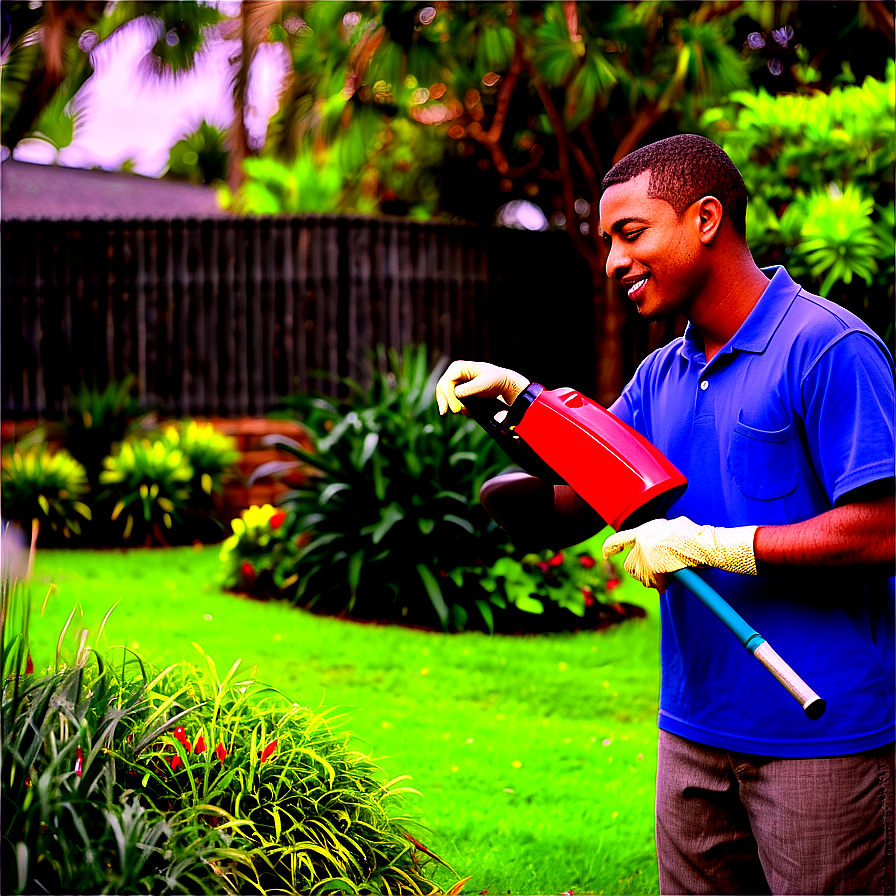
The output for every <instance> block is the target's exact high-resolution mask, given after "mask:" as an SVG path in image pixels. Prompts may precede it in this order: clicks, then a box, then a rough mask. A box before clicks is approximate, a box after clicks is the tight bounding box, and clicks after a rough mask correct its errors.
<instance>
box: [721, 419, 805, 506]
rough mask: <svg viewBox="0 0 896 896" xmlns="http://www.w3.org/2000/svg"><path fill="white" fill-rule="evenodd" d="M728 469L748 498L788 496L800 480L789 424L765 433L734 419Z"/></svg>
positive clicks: (770, 498)
mask: <svg viewBox="0 0 896 896" xmlns="http://www.w3.org/2000/svg"><path fill="white" fill-rule="evenodd" d="M728 470H729V472H730V473H731V475H732V476H733V477H734V481H735V483H736V484H737V487H738V488H739V489H740V490H741V491H742V492H743V493H744V494H745V495H746V496H747V497H748V498H755V499H756V500H759V501H772V500H774V499H775V498H783V497H784V495H789V494H790V493H791V492H792V491H793V490H794V489H795V488H796V487H797V484H798V483H799V481H800V467H799V461H798V459H797V451H796V444H795V443H794V440H793V427H792V426H791V425H790V424H788V425H787V426H785V427H784V429H779V430H776V431H772V432H769V431H767V430H764V429H756V428H755V427H753V426H748V425H747V424H746V423H743V422H742V421H740V420H738V422H737V423H735V425H734V432H733V434H732V438H731V445H730V447H729V449H728Z"/></svg>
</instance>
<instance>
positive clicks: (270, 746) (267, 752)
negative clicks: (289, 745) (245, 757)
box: [258, 740, 277, 762]
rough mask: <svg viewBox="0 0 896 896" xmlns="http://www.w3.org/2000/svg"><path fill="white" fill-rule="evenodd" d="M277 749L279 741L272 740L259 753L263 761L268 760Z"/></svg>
mask: <svg viewBox="0 0 896 896" xmlns="http://www.w3.org/2000/svg"><path fill="white" fill-rule="evenodd" d="M276 749H277V741H275V740H272V741H271V742H270V743H269V744H268V745H267V746H266V747H265V748H264V749H263V750H262V751H261V752H260V753H259V754H258V755H259V756H260V757H261V761H262V762H266V761H267V760H268V758H269V757H270V756H271V754H272V753H273V752H274V750H276Z"/></svg>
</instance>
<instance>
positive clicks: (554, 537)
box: [479, 472, 605, 551]
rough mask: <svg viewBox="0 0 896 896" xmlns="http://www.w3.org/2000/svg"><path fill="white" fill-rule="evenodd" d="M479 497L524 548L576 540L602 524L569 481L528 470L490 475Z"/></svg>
mask: <svg viewBox="0 0 896 896" xmlns="http://www.w3.org/2000/svg"><path fill="white" fill-rule="evenodd" d="M479 498H480V500H481V501H482V506H483V507H484V508H485V509H486V511H487V512H488V514H489V516H491V518H492V519H493V520H495V522H496V523H497V524H498V525H499V526H500V527H501V528H502V529H503V530H504V531H505V532H506V533H507V534H508V535H509V536H510V537H511V539H513V543H514V544H515V545H516V546H517V547H519V548H520V549H521V550H523V551H540V550H543V549H544V548H551V549H552V550H555V551H556V550H560V548H565V547H569V546H570V545H573V544H579V543H581V542H583V541H585V539H586V538H590V537H591V536H592V535H594V534H595V532H599V531H600V530H601V529H602V528H603V527H604V525H605V523H604V521H603V520H602V519H601V518H600V516H599V515H598V514H597V513H596V512H595V511H594V510H593V509H592V508H591V507H590V506H589V505H588V504H586V503H585V501H583V500H582V499H581V498H580V497H579V496H578V495H577V494H576V493H575V492H574V491H573V490H572V489H571V488H570V487H569V486H568V485H550V484H548V483H547V482H544V480H542V479H538V478H537V477H535V476H530V475H529V474H528V473H522V472H520V473H503V474H502V475H500V476H495V477H494V478H493V479H489V480H488V481H487V482H486V483H485V484H484V485H483V486H482V488H481V489H480V491H479Z"/></svg>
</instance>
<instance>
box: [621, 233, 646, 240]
mask: <svg viewBox="0 0 896 896" xmlns="http://www.w3.org/2000/svg"><path fill="white" fill-rule="evenodd" d="M643 232H644V231H643V230H630V231H629V232H628V233H623V234H622V238H623V239H624V240H625V241H626V242H627V243H630V242H632V240H635V239H637V238H638V237H639V236H640V235H641V234H642V233H643Z"/></svg>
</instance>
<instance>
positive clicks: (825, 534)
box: [753, 495, 896, 575]
mask: <svg viewBox="0 0 896 896" xmlns="http://www.w3.org/2000/svg"><path fill="white" fill-rule="evenodd" d="M894 529H896V526H894V498H893V496H892V495H890V496H888V497H886V498H880V499H878V500H875V501H863V502H861V503H856V504H846V505H844V506H842V507H835V508H834V509H833V510H829V511H827V512H826V513H823V514H820V515H819V516H816V517H813V518H812V519H809V520H805V521H804V522H801V523H791V524H789V525H785V526H760V527H759V528H758V529H757V530H756V534H755V536H754V539H753V551H754V553H755V555H756V566H757V569H758V571H759V574H760V575H774V574H775V573H776V572H777V571H780V570H781V569H782V568H799V567H802V568H805V567H807V566H809V567H847V566H859V567H875V568H878V567H879V568H881V569H884V568H886V567H889V568H890V569H891V570H892V569H893V565H894V560H896V536H894Z"/></svg>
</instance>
